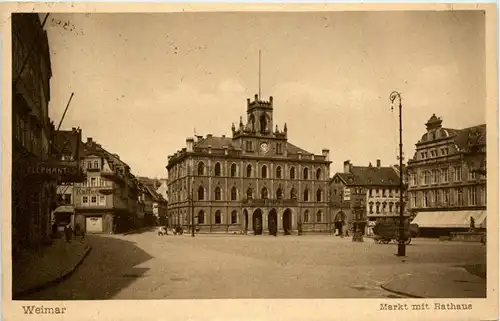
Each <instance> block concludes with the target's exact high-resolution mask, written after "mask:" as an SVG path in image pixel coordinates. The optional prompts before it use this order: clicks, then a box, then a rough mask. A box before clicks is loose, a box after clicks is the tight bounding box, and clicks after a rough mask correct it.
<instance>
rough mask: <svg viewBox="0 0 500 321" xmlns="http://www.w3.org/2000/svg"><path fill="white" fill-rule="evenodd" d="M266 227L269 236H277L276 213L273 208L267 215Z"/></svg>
mask: <svg viewBox="0 0 500 321" xmlns="http://www.w3.org/2000/svg"><path fill="white" fill-rule="evenodd" d="M267 225H268V227H269V234H271V235H274V236H276V235H277V234H278V213H276V210H275V209H274V208H273V209H272V210H271V211H270V212H269V214H268V215H267Z"/></svg>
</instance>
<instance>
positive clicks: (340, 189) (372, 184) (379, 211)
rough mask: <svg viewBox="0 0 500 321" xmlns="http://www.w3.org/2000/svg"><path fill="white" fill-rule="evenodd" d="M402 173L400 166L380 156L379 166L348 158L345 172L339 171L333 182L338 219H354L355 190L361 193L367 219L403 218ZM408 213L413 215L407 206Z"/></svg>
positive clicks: (334, 202) (347, 220)
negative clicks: (357, 163)
mask: <svg viewBox="0 0 500 321" xmlns="http://www.w3.org/2000/svg"><path fill="white" fill-rule="evenodd" d="M399 175H400V171H399V167H396V166H382V165H381V162H380V160H377V163H376V166H374V165H372V164H371V163H370V164H369V165H368V166H353V164H352V163H351V162H350V161H345V162H344V172H343V173H336V174H335V175H334V176H333V178H332V179H331V183H330V199H331V206H332V215H333V216H334V217H335V219H334V220H335V221H336V222H337V221H339V220H340V221H345V222H350V221H351V220H352V219H353V215H352V214H351V213H352V210H351V208H352V207H354V206H355V205H354V203H353V200H354V199H353V197H352V195H353V194H356V195H359V194H361V196H362V198H363V200H362V202H363V204H364V206H365V213H366V220H367V222H376V221H390V220H392V221H397V220H399V217H400V213H399V205H400V197H399V194H400V177H399ZM403 193H404V192H403ZM403 196H404V197H405V195H403ZM354 202H361V200H357V199H356V200H354ZM404 202H405V201H404V200H403V203H404ZM404 215H405V217H408V218H409V216H410V213H409V212H408V211H406V210H405V211H404ZM349 226H351V224H350V223H349ZM350 229H352V228H350Z"/></svg>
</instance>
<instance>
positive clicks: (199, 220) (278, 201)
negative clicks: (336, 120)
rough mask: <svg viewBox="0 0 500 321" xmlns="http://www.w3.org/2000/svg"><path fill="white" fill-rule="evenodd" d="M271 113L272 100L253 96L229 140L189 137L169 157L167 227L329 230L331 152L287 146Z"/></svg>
mask: <svg viewBox="0 0 500 321" xmlns="http://www.w3.org/2000/svg"><path fill="white" fill-rule="evenodd" d="M273 107H274V106H273V97H272V96H271V97H270V98H269V101H264V100H261V99H260V97H259V96H258V95H255V98H254V100H253V101H251V100H250V99H247V117H246V122H243V119H242V118H241V117H240V121H239V124H238V125H237V126H235V124H234V123H233V125H232V137H225V136H224V135H223V136H222V137H215V136H212V135H210V134H209V135H206V137H203V136H197V137H196V138H187V139H186V147H185V148H182V150H180V151H178V152H176V153H175V154H174V155H171V156H169V158H168V165H167V166H166V168H167V170H168V194H169V203H168V215H169V218H170V224H172V225H181V226H186V227H189V226H192V225H193V224H194V225H195V226H196V229H197V230H198V231H200V232H226V233H237V232H246V233H253V234H256V235H259V234H274V235H275V234H278V233H280V234H285V235H287V234H294V233H298V232H299V231H317V232H321V231H325V232H326V231H327V230H328V227H329V226H330V225H329V221H330V218H329V211H328V208H329V206H328V200H327V196H328V195H327V190H328V179H329V175H330V173H329V171H330V163H331V162H330V161H329V150H327V149H323V150H322V154H321V155H315V154H313V153H310V152H308V151H306V150H304V149H301V148H299V147H297V146H295V145H293V144H291V143H290V142H288V138H287V136H288V135H287V132H288V129H287V125H286V123H285V124H284V126H283V129H282V130H280V129H279V128H278V125H275V122H274V119H273Z"/></svg>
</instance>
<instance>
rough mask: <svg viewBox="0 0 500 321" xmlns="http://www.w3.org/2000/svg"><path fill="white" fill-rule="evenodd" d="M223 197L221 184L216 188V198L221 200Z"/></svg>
mask: <svg viewBox="0 0 500 321" xmlns="http://www.w3.org/2000/svg"><path fill="white" fill-rule="evenodd" d="M221 199H222V190H221V188H220V187H219V186H217V187H216V188H215V200H216V201H220V200H221Z"/></svg>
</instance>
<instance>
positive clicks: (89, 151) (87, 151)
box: [82, 141, 130, 168]
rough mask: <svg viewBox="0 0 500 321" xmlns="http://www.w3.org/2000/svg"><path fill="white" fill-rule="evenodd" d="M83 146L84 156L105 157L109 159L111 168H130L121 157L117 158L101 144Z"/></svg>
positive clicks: (93, 143)
mask: <svg viewBox="0 0 500 321" xmlns="http://www.w3.org/2000/svg"><path fill="white" fill-rule="evenodd" d="M82 145H83V151H84V152H83V153H82V156H90V155H98V156H103V157H105V158H107V159H108V161H109V162H110V164H109V165H110V166H111V167H114V166H116V165H119V166H126V167H129V168H130V166H129V165H128V164H127V163H125V162H124V161H122V160H121V159H120V158H119V157H117V156H116V155H115V154H113V153H110V152H108V151H107V150H106V149H105V148H104V147H102V146H101V144H98V143H97V142H95V141H92V144H85V143H82Z"/></svg>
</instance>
